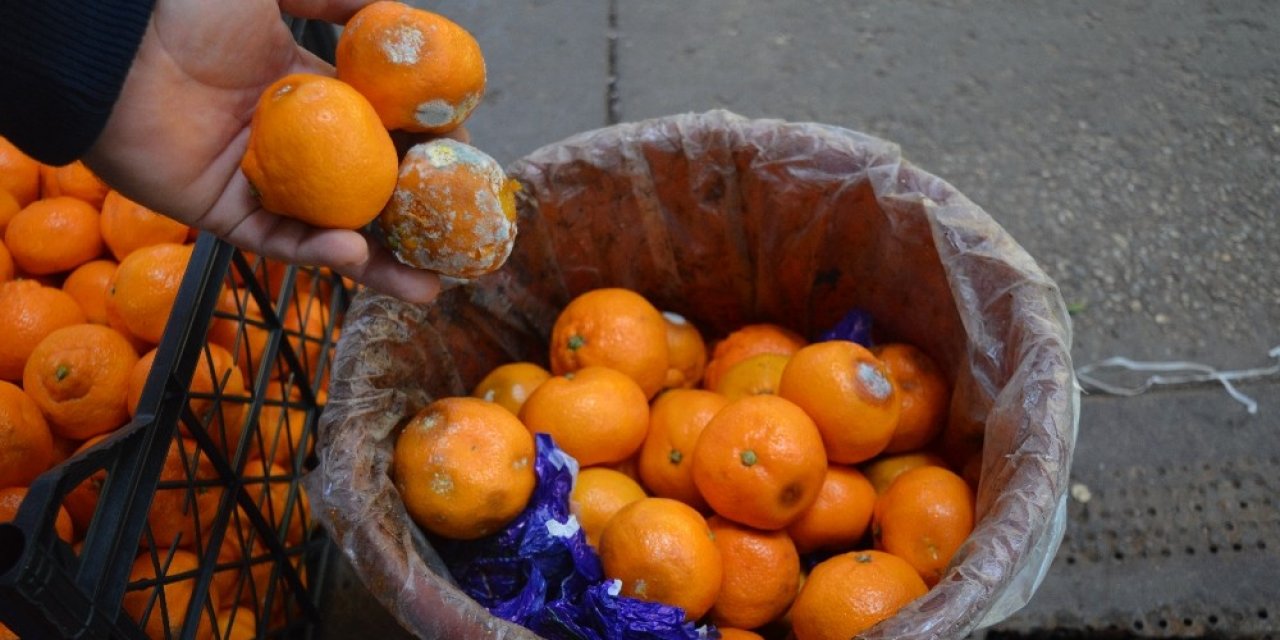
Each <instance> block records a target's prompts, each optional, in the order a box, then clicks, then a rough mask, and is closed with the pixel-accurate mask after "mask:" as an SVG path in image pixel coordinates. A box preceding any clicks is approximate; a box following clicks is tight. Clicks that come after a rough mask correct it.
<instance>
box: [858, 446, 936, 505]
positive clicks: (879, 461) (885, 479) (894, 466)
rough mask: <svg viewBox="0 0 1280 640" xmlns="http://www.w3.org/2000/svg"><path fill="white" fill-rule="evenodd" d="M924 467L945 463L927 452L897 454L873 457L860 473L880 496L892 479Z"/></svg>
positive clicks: (934, 454)
mask: <svg viewBox="0 0 1280 640" xmlns="http://www.w3.org/2000/svg"><path fill="white" fill-rule="evenodd" d="M925 465H933V466H935V467H945V466H947V462H946V460H943V459H942V456H939V455H938V454H936V453H930V452H928V451H916V452H914V453H897V454H892V455H884V456H877V457H875V458H874V459H872V460H870V461H868V462H866V463H865V464H864V465H863V467H862V472H863V473H864V474H865V475H866V476H867V479H868V480H870V481H871V486H873V487H875V489H876V493H877V494H881V493H884V491H885V489H888V488H889V485H890V484H892V483H893V480H894V478H897V477H898V476H900V475H902V474H903V473H905V472H907V471H910V470H912V469H914V468H916V467H923V466H925Z"/></svg>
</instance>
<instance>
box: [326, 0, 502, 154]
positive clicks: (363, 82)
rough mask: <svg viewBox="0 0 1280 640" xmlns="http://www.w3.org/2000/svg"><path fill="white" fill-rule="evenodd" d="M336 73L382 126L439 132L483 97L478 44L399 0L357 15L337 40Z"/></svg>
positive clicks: (456, 28) (463, 117)
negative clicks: (367, 104)
mask: <svg viewBox="0 0 1280 640" xmlns="http://www.w3.org/2000/svg"><path fill="white" fill-rule="evenodd" d="M336 62H337V67H338V78H340V79H341V80H343V81H345V82H349V83H351V86H353V87H355V88H356V89H357V90H359V91H360V93H362V94H364V96H365V97H367V98H368V99H369V102H371V103H372V104H373V108H374V109H375V110H377V112H378V117H380V118H381V119H382V124H383V125H384V126H385V127H386V128H388V129H404V130H406V131H421V132H429V133H446V132H449V131H452V130H454V129H456V128H458V126H460V125H461V124H462V123H463V121H465V120H466V119H467V116H468V115H470V114H471V111H472V109H475V107H476V105H477V104H479V103H480V99H481V98H482V97H484V86H485V65H484V56H483V55H482V53H481V51H480V44H479V43H477V42H476V39H475V38H474V37H472V36H471V34H470V33H467V30H466V29H463V28H462V27H461V26H459V25H458V24H456V23H454V22H453V21H451V20H449V19H448V18H446V17H444V16H442V15H439V14H435V13H431V12H429V11H423V10H422V9H416V8H414V7H412V6H410V5H408V4H404V3H401V2H374V3H372V4H370V5H368V6H366V7H364V8H363V9H361V10H360V11H358V12H356V14H355V15H354V16H352V18H351V19H350V20H349V21H347V24H346V25H345V26H344V28H343V30H342V35H341V36H340V37H339V38H338V46H337V52H336Z"/></svg>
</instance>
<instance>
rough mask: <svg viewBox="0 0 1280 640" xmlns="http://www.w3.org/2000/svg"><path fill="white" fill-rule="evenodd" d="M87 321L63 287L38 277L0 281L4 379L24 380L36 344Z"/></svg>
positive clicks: (0, 362) (0, 374)
mask: <svg viewBox="0 0 1280 640" xmlns="http://www.w3.org/2000/svg"><path fill="white" fill-rule="evenodd" d="M84 321H85V317H84V312H83V311H81V310H80V305H78V304H76V301H75V299H74V298H72V297H71V296H69V295H67V294H66V293H64V292H63V291H61V290H59V289H54V288H53V287H46V286H43V285H41V284H40V283H39V282H36V281H35V280H13V281H10V282H2V283H0V336H4V339H3V340H0V380H11V381H15V382H16V381H19V380H22V368H23V367H24V366H26V363H27V358H28V357H29V356H30V355H31V351H32V350H33V349H35V347H36V344H38V343H39V342H40V341H41V340H43V339H44V338H45V336H47V335H49V334H50V333H53V332H54V331H55V330H57V329H61V328H62V327H68V326H71V325H73V324H81V323H83V322H84Z"/></svg>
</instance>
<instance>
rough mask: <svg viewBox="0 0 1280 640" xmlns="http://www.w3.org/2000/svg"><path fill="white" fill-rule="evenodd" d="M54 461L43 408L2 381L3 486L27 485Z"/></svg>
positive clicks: (0, 458) (0, 479)
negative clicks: (41, 409) (42, 413)
mask: <svg viewBox="0 0 1280 640" xmlns="http://www.w3.org/2000/svg"><path fill="white" fill-rule="evenodd" d="M52 461H53V434H52V433H51V432H50V431H49V423H47V422H45V419H44V416H43V415H41V413H40V407H39V406H38V405H36V403H35V402H34V401H33V400H31V398H30V397H28V396H27V394H26V393H24V392H23V391H22V389H21V388H20V387H18V386H17V385H14V384H11V383H8V382H5V381H3V380H0V487H14V486H24V487H25V486H28V485H30V484H31V481H32V480H35V479H36V476H38V475H40V474H41V473H44V471H45V469H48V468H49V465H50V464H51V462H52Z"/></svg>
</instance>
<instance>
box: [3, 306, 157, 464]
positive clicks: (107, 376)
mask: <svg viewBox="0 0 1280 640" xmlns="http://www.w3.org/2000/svg"><path fill="white" fill-rule="evenodd" d="M137 362H138V354H137V352H135V351H134V350H133V346H132V345H130V344H129V341H128V340H126V339H125V338H124V336H122V335H120V334H119V333H117V332H116V331H115V330H114V329H112V328H110V327H104V326H102V325H100V324H76V325H71V326H69V327H63V328H61V329H58V330H56V331H54V332H53V333H50V334H49V335H48V336H45V338H44V339H43V340H41V341H40V343H39V344H37V345H36V348H35V349H34V350H33V351H32V352H31V357H30V358H28V359H27V363H26V366H24V367H23V370H22V388H23V389H24V390H25V391H26V392H27V394H28V395H30V396H31V399H32V400H35V402H36V404H37V405H39V406H40V410H41V411H42V412H44V415H45V417H47V418H48V419H49V427H50V428H51V429H52V430H53V432H54V433H55V434H57V435H59V436H62V437H64V438H70V439H72V440H84V439H87V438H90V437H92V436H95V435H98V434H99V433H106V432H108V431H113V430H115V429H116V428H118V427H120V426H121V425H123V424H124V423H125V422H128V420H129V411H128V409H127V408H126V400H127V396H128V392H129V374H130V373H131V372H132V371H133V365H134V364H136V363H137Z"/></svg>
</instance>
